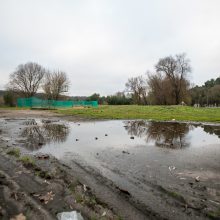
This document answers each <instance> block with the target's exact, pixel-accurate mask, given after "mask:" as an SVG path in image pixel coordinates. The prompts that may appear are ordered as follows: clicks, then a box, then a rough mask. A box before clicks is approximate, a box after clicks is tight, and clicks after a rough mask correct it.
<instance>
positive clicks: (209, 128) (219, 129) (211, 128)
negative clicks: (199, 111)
mask: <svg viewBox="0 0 220 220" xmlns="http://www.w3.org/2000/svg"><path fill="white" fill-rule="evenodd" d="M203 128H204V131H205V132H207V133H209V134H215V135H216V136H218V137H219V138H220V127H217V126H211V125H204V126H203Z"/></svg>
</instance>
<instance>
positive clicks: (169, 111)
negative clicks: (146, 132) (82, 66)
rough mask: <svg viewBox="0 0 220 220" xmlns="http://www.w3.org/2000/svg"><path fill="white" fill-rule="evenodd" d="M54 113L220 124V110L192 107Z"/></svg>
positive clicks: (111, 107) (131, 107) (112, 107)
mask: <svg viewBox="0 0 220 220" xmlns="http://www.w3.org/2000/svg"><path fill="white" fill-rule="evenodd" d="M53 112H56V113H60V114H64V115H73V116H79V117H84V118H91V119H153V120H158V121H170V120H172V119H175V120H177V121H195V122H220V108H194V107H190V106H152V105H146V106H138V105H102V106H99V107H98V108H73V109H58V110H54V111H53Z"/></svg>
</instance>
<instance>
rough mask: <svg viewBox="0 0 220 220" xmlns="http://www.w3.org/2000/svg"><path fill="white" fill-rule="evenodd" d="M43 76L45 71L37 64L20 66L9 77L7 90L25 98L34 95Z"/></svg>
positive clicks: (30, 63)
mask: <svg viewBox="0 0 220 220" xmlns="http://www.w3.org/2000/svg"><path fill="white" fill-rule="evenodd" d="M44 74H45V69H44V68H43V67H42V66H41V65H39V64H37V63H32V62H29V63H26V64H20V65H19V66H18V67H17V69H16V71H15V72H13V73H12V74H11V75H10V81H9V85H8V87H9V89H11V90H13V91H16V92H18V93H21V94H22V95H24V96H25V97H31V96H33V95H35V94H36V92H37V90H38V88H39V86H40V83H41V82H42V79H43V77H44Z"/></svg>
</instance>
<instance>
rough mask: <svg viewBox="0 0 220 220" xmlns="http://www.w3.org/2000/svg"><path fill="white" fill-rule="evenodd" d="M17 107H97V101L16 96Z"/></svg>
mask: <svg viewBox="0 0 220 220" xmlns="http://www.w3.org/2000/svg"><path fill="white" fill-rule="evenodd" d="M17 106H18V107H29V108H72V107H74V106H92V107H98V102H97V101H71V100H67V101H60V100H46V99H39V98H36V97H31V98H18V99H17Z"/></svg>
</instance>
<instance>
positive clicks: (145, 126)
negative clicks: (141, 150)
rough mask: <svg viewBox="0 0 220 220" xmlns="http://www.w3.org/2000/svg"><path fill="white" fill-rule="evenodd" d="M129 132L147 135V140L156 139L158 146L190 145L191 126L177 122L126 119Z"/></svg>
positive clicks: (180, 146) (126, 127)
mask: <svg viewBox="0 0 220 220" xmlns="http://www.w3.org/2000/svg"><path fill="white" fill-rule="evenodd" d="M124 123H125V126H124V127H125V129H126V130H127V131H128V134H130V135H135V136H138V137H145V140H146V142H149V141H150V140H153V141H155V145H156V146H158V147H166V148H173V149H174V148H182V147H186V146H189V142H188V141H187V138H186V135H187V133H188V132H189V130H190V129H191V126H190V125H188V124H185V123H176V122H172V123H171V122H169V123H164V122H147V121H125V122H124Z"/></svg>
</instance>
